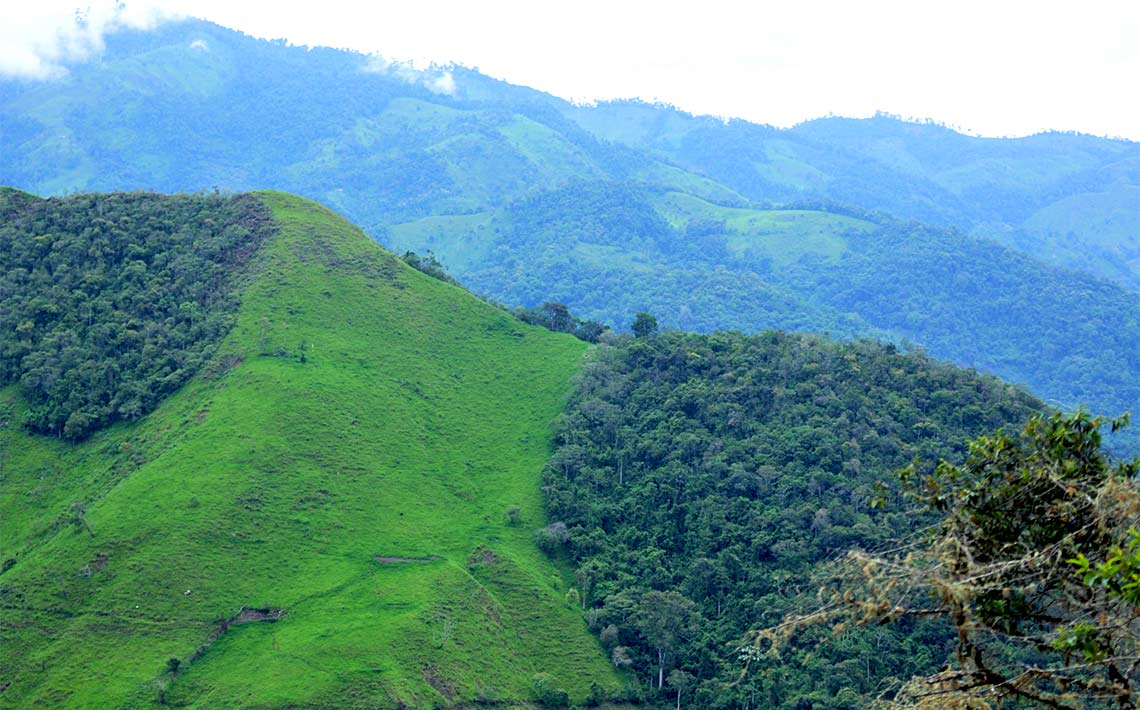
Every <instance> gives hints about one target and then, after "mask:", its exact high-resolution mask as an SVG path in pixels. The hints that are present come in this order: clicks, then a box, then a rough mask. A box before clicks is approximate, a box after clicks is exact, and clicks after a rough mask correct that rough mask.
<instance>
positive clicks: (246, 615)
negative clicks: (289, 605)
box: [230, 607, 285, 624]
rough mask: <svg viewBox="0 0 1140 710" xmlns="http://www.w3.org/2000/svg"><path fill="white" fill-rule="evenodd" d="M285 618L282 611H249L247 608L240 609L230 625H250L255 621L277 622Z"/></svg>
mask: <svg viewBox="0 0 1140 710" xmlns="http://www.w3.org/2000/svg"><path fill="white" fill-rule="evenodd" d="M283 616H285V610H284V609H273V608H267V609H251V608H249V607H242V609H241V611H239V612H238V615H237V616H236V617H234V619H233V621H231V622H230V623H232V624H250V623H253V622H255V621H277V620H279V619H280V618H281V617H283Z"/></svg>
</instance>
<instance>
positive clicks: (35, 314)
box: [0, 189, 273, 440]
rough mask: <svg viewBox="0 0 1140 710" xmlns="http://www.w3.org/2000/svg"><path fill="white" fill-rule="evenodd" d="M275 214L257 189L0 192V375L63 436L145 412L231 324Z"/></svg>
mask: <svg viewBox="0 0 1140 710" xmlns="http://www.w3.org/2000/svg"><path fill="white" fill-rule="evenodd" d="M272 229H273V223H272V219H271V217H270V216H269V213H268V211H267V210H266V209H265V207H264V205H262V204H261V202H260V200H258V199H257V198H256V197H254V196H252V195H237V196H226V195H218V194H210V195H207V194H200V195H173V196H165V195H156V194H150V193H142V192H135V193H114V194H108V195H74V196H71V197H64V198H52V199H39V198H37V197H34V196H32V195H29V194H27V193H23V192H19V191H16V190H10V189H9V190H0V296H2V299H0V333H3V334H4V336H3V337H2V338H0V386H3V385H7V384H11V383H14V382H19V383H20V386H21V389H22V390H23V392H24V395H25V397H26V398H27V400H28V403H29V405H30V406H29V411H28V414H27V422H26V424H27V425H28V427H30V428H31V429H32V430H34V431H37V432H40V433H45V434H52V435H56V436H61V437H64V438H67V439H71V440H78V439H82V438H85V437H87V436H88V435H89V434H91V433H92V432H93V431H96V430H97V429H100V428H101V427H104V426H106V425H108V424H110V423H112V422H115V421H117V420H121V419H128V420H129V419H135V418H137V417H139V416H141V415H143V414H146V413H147V412H149V411H151V410H152V409H153V408H154V407H155V406H156V404H157V403H158V402H159V401H160V400H161V399H162V397H163V396H165V395H166V394H169V393H170V392H173V391H174V390H175V389H177V388H178V387H179V386H180V385H181V384H182V383H184V382H186V381H187V380H188V379H189V378H190V377H191V376H192V375H193V374H194V373H195V372H197V371H198V369H199V368H201V367H202V365H203V364H204V363H205V362H206V360H207V359H208V357H209V356H210V354H212V353H213V350H214V347H215V346H216V344H217V343H218V342H219V341H220V340H221V338H222V336H224V335H225V334H226V333H227V332H228V331H229V327H230V325H231V323H232V313H233V312H234V310H235V307H236V300H235V296H234V290H233V288H232V287H233V285H234V283H235V279H236V278H237V276H238V275H239V274H240V272H241V269H240V268H238V267H239V265H240V264H242V263H245V262H246V261H247V260H248V259H249V258H250V257H251V256H252V255H253V253H254V252H255V251H256V249H257V247H258V245H259V244H260V243H261V242H262V241H263V240H264V239H265V238H266V236H267V235H268V234H269V233H270V232H271V231H272Z"/></svg>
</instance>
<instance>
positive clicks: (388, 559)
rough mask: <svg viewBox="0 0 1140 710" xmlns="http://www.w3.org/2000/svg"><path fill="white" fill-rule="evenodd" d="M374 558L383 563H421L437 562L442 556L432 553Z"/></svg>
mask: <svg viewBox="0 0 1140 710" xmlns="http://www.w3.org/2000/svg"><path fill="white" fill-rule="evenodd" d="M372 559H373V560H375V561H377V562H379V563H380V564H382V565H402V564H408V563H415V562H419V563H421V564H422V563H424V562H435V561H436V560H438V559H440V558H439V557H437V556H436V555H431V556H429V557H382V556H376V557H373V558H372Z"/></svg>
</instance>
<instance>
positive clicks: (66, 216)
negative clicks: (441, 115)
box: [0, 192, 625, 708]
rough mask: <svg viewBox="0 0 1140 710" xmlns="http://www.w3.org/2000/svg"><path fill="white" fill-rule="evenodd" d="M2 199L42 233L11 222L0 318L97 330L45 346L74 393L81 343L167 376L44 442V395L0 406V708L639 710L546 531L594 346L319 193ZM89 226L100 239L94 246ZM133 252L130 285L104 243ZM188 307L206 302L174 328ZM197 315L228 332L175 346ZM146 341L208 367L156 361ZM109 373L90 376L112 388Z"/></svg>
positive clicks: (121, 366)
mask: <svg viewBox="0 0 1140 710" xmlns="http://www.w3.org/2000/svg"><path fill="white" fill-rule="evenodd" d="M3 197H4V199H5V200H6V201H9V202H14V203H16V205H17V206H16V207H12V205H9V208H10V209H17V210H18V214H20V215H24V217H21V218H19V219H14V220H11V221H9V220H8V219H5V221H4V224H3V228H4V229H5V233H4V238H3V242H4V244H5V247H6V248H7V249H11V251H4V252H2V254H3V261H0V274H7V275H8V276H12V275H13V274H15V275H16V276H19V277H20V279H19V280H18V286H16V287H13V286H12V285H11V283H7V284H6V285H5V288H4V290H3V291H0V296H2V298H0V313H4V314H11V313H13V312H19V313H21V314H26V309H27V308H29V307H31V308H32V315H33V317H34V316H35V315H36V314H39V313H41V312H44V313H49V314H51V315H52V316H53V317H54V318H57V319H58V322H59V324H60V325H59V326H58V327H57V328H56V329H55V330H53V331H52V334H51V335H48V336H46V337H47V338H56V339H60V338H64V337H65V336H64V335H63V334H62V333H64V332H65V329H66V330H70V331H72V332H73V334H74V336H75V339H76V340H77V341H78V343H69V344H68V345H67V346H66V347H65V348H64V349H63V351H62V353H61V352H58V351H57V350H56V349H52V348H48V347H46V345H44V344H43V343H42V342H34V343H32V348H31V350H29V351H28V352H27V353H25V355H24V360H28V359H35V358H40V359H42V360H45V361H50V360H51V359H52V358H55V357H62V358H63V361H64V364H63V365H62V366H61V367H62V368H63V369H62V370H61V376H63V377H71V376H73V374H72V373H73V370H72V360H71V359H69V358H74V360H77V361H79V362H80V363H81V364H80V367H79V368H78V370H79V372H80V373H83V372H85V368H84V367H83V366H82V362H83V361H84V358H85V357H87V355H86V354H80V355H72V354H69V353H70V350H74V349H79V350H82V349H83V348H86V347H89V346H90V347H93V348H96V349H97V350H98V349H99V348H104V347H106V348H109V350H107V351H106V352H104V351H103V350H98V352H99V353H100V355H99V360H98V363H99V365H100V366H101V367H105V368H107V369H108V370H109V371H110V372H113V373H117V376H118V377H119V378H120V381H122V382H124V383H125V384H130V382H131V380H130V379H129V378H131V377H135V378H136V379H135V380H134V382H135V383H136V384H137V386H138V387H139V388H143V387H145V386H149V385H150V384H154V383H157V386H156V387H154V388H152V389H149V390H147V392H148V393H149V395H150V397H151V399H149V400H147V404H148V405H149V407H148V409H149V410H150V411H149V413H147V412H146V411H145V410H141V409H140V410H139V411H137V412H131V413H130V414H131V416H124V417H122V418H120V420H119V421H118V422H117V423H114V424H113V425H111V426H109V427H105V428H101V429H98V430H93V431H90V432H87V433H88V434H89V435H88V436H87V438H86V439H84V440H82V441H78V442H71V441H67V440H66V439H60V438H57V437H56V436H52V435H50V434H40V433H37V432H36V431H35V430H36V429H39V428H40V427H39V426H38V424H39V418H38V412H39V407H40V405H39V404H38V400H37V399H36V397H37V395H38V390H37V389H36V387H35V386H32V387H31V389H29V384H31V385H37V384H38V383H39V380H38V379H37V380H36V381H35V382H33V383H29V382H27V381H25V382H23V385H21V384H20V383H16V382H13V381H12V380H11V379H9V380H8V382H10V383H11V384H8V385H7V386H5V387H3V388H0V541H2V545H0V550H2V565H0V705H3V706H4V707H33V706H51V707H84V708H90V707H99V708H106V707H136V708H138V707H167V706H171V705H174V706H181V707H211V708H215V707H239V706H241V707H265V708H285V707H289V708H295V707H307V708H343V707H370V708H396V707H416V708H431V707H452V706H464V707H470V706H471V705H472V704H475V703H478V704H480V705H483V706H487V707H495V706H502V707H518V706H519V705H520V704H523V703H529V702H532V701H535V700H544V699H545V700H550V699H553V700H554V701H562V700H563V699H565V701H566V702H570V701H572V702H574V703H577V704H582V703H584V702H586V700H587V699H588V698H590V697H593V698H601V697H622V695H623V694H624V691H623V687H624V685H625V681H624V680H623V678H622V677H621V675H620V674H619V672H618V671H616V670H615V669H613V668H612V665H611V664H610V663H609V661H608V659H607V658H606V656H605V654H604V652H603V650H602V649H601V647H600V646H599V645H598V643H597V641H596V640H595V639H594V638H592V637H591V636H590V634H589V632H588V629H587V627H586V624H585V623H584V621H583V620H582V618H581V613H580V610H579V609H577V608H576V607H575V606H574V605H571V604H569V603H568V602H567V601H566V600H565V594H566V588H567V586H569V583H570V581H571V580H572V577H571V576H570V575H569V574H568V573H566V570H564V569H562V568H560V567H559V566H558V565H556V564H554V563H552V562H551V561H550V560H548V559H546V558H545V557H544V556H543V554H542V553H541V552H540V551H539V549H538V548H537V547H536V546H535V544H534V541H533V529H534V528H537V527H542V526H544V525H545V524H546V520H545V515H544V512H543V499H542V493H541V480H540V478H541V470H542V466H543V464H544V462H545V461H546V458H547V457H548V455H549V442H550V439H551V427H550V422H551V420H552V419H553V418H554V417H555V416H557V414H558V412H559V410H560V408H561V406H562V405H563V403H564V401H565V397H566V394H567V393H568V391H569V388H570V378H571V376H572V374H573V373H574V372H575V371H576V369H577V367H578V365H579V362H580V360H581V357H582V353H583V350H584V348H585V345H584V344H583V343H582V342H580V341H578V340H575V339H574V338H572V337H571V336H569V335H564V334H556V333H551V332H548V331H547V330H545V329H542V328H538V327H534V326H529V325H526V324H523V323H521V322H519V321H518V320H516V319H515V318H513V317H511V316H510V315H509V314H507V313H505V312H504V311H502V310H501V309H498V308H495V307H493V306H490V305H487V304H485V303H483V302H481V301H479V300H478V299H476V298H474V297H473V296H471V295H470V294H468V293H466V292H464V291H462V290H461V289H459V288H457V287H455V286H453V285H450V284H447V283H444V282H441V281H439V280H437V279H433V278H430V277H429V276H426V275H424V274H421V273H419V272H417V271H415V270H414V269H412V268H410V267H409V266H407V265H405V264H403V263H402V262H401V261H400V260H399V259H397V258H395V257H394V256H393V255H391V254H389V253H387V252H385V251H383V250H382V249H381V248H380V247H379V246H377V245H376V244H375V243H374V242H373V241H372V240H370V239H368V238H367V237H366V236H365V235H364V234H363V233H362V232H361V231H360V230H359V229H357V228H355V227H353V226H352V225H350V224H349V223H347V222H345V221H344V220H343V219H341V218H340V217H338V216H336V215H335V214H333V213H331V212H330V211H329V210H327V209H325V208H323V207H320V206H318V205H316V204H314V203H312V202H309V201H307V200H303V199H301V198H297V197H293V196H288V195H283V194H280V193H262V194H255V195H240V196H234V197H227V198H222V197H215V196H173V197H163V196H159V195H137V194H127V195H77V196H74V197H70V198H66V199H62V200H38V199H37V198H34V197H32V196H30V195H25V194H22V193H15V192H5V193H3ZM80 217H82V221H83V222H84V223H85V224H87V225H88V229H85V230H78V229H72V228H70V227H69V225H71V221H70V220H72V219H79V218H80ZM251 217H253V218H256V227H255V228H251V227H250V226H249V219H250V218H251ZM263 218H265V219H267V220H268V221H269V222H270V223H269V224H266V223H263V222H261V220H262V219H263ZM170 223H177V224H178V225H179V226H178V228H177V229H168V228H167V227H166V225H168V224H170ZM255 232H256V233H258V234H260V235H261V237H260V238H259V239H257V240H254V239H253V236H252V235H253V234H254V233H255ZM112 238H113V241H114V242H115V243H116V244H120V245H121V246H122V249H123V250H124V252H125V255H126V256H125V258H126V259H128V261H127V263H126V266H125V268H124V269H122V270H121V271H122V272H123V273H124V274H125V275H124V277H123V279H124V280H122V281H117V280H116V277H115V274H116V273H117V272H113V270H112V269H111V267H112V265H114V264H117V263H118V262H117V261H115V259H116V258H118V257H116V256H115V255H113V254H110V253H106V252H105V250H103V251H101V248H100V245H101V244H103V242H104V240H110V239H112ZM189 245H197V246H199V247H202V251H200V252H195V255H194V256H188V254H187V250H188V247H189ZM29 250H30V251H29ZM246 250H248V251H246ZM81 252H85V253H87V254H90V258H80V254H79V253H81ZM238 252H242V254H241V255H240V256H241V258H237V257H238ZM12 254H15V255H18V256H19V258H20V261H19V262H18V265H17V263H16V262H14V261H12V259H13V258H14V257H13V256H11V255H12ZM60 254H71V255H72V256H74V257H75V258H73V259H70V260H69V261H68V264H67V266H66V268H65V267H64V265H62V264H61V263H60V261H59V255H60ZM222 255H225V256H224V257H223V256H222ZM215 256H216V257H219V258H217V259H214V258H211V257H215ZM194 259H200V260H201V261H195V260H194ZM144 267H145V268H144ZM24 271H27V274H24V273H23V272H24ZM45 271H46V272H49V273H51V272H53V271H54V272H55V273H56V275H57V279H55V280H52V279H44V278H42V274H43V272H45ZM65 271H66V272H67V273H66V274H65V273H64V272H65ZM189 272H194V273H195V274H197V275H198V276H201V277H203V278H204V279H205V281H203V282H201V283H199V282H198V281H197V280H195V278H194V277H193V275H192V274H191V273H189ZM219 284H228V285H229V290H228V291H226V292H225V295H224V298H223V294H222V292H220V291H219V292H212V291H211V289H214V288H217V287H218V286H219ZM97 285H101V286H102V290H96V289H95V287H96V286H97ZM64 286H66V287H67V288H69V289H71V291H68V292H67V293H61V294H55V293H54V290H55V289H57V288H63V287H64ZM84 288H85V289H90V290H88V291H87V292H86V293H87V298H85V299H81V300H80V301H79V302H78V303H76V302H72V301H69V300H67V298H70V297H71V294H72V291H74V290H75V289H84ZM22 289H30V292H25V291H24V290H22ZM142 294H146V295H145V296H144V295H142ZM203 294H204V297H205V301H206V304H205V306H200V305H199V304H198V302H197V301H196V300H195V298H196V297H198V296H202V295H203ZM57 295H58V296H59V298H57ZM167 295H170V296H171V297H172V298H176V299H185V300H184V301H182V302H181V303H180V304H177V305H176V306H175V310H174V312H173V313H169V312H167V311H166V310H165V309H166V304H165V302H164V301H165V298H166V296H167ZM59 299H63V300H59ZM105 300H106V301H110V302H111V303H112V305H111V306H109V307H104V306H105V305H106V304H104V303H103V301H105ZM221 301H224V303H225V305H226V307H225V309H223V310H224V315H223V311H214V310H211V309H213V308H214V306H216V305H218V303H220V302H221ZM147 302H149V303H151V305H152V306H153V309H154V310H153V312H152V311H150V310H148V309H147V308H145V307H141V306H140V308H139V309H136V306H138V305H139V304H143V303H147ZM28 303H31V304H33V305H32V306H27V304H28ZM120 308H121V309H122V310H120ZM123 319H127V322H126V323H125V324H123V323H122V322H121V321H122V320H123ZM136 321H137V325H136V324H135V322H136ZM56 322H57V321H55V320H50V319H49V320H46V321H39V320H37V321H35V324H36V328H39V327H41V326H44V327H46V326H48V325H52V324H55V323H56ZM5 323H7V321H5ZM200 324H201V327H202V328H206V329H207V330H208V331H209V334H214V333H217V334H218V340H217V341H216V342H214V343H213V344H212V345H210V347H208V348H204V349H201V350H193V351H182V350H179V348H180V347H181V342H182V335H181V333H182V332H183V331H184V330H186V329H190V332H197V331H196V330H194V329H195V328H198V327H199V325H200ZM227 326H228V327H227ZM5 327H7V326H5ZM136 330H137V331H138V332H137V334H135V335H132V331H136ZM106 332H111V333H114V334H118V335H120V336H122V337H124V338H127V340H126V341H124V342H121V343H118V345H114V343H113V342H112V341H108V342H107V343H103V342H102V341H101V336H100V335H99V334H100V333H106ZM136 341H138V342H136ZM23 342H24V341H22V340H17V341H16V342H12V340H11V339H10V338H9V336H8V335H7V334H6V335H5V336H4V338H3V343H4V345H5V347H9V346H19V345H21V343H23ZM195 342H197V341H195ZM21 347H22V346H21ZM140 347H141V349H142V352H143V354H144V356H143V359H144V360H148V361H150V360H153V361H154V362H156V363H160V364H162V366H163V367H166V366H167V364H169V363H168V361H170V360H177V361H178V363H176V364H178V366H179V367H181V368H186V369H188V368H190V365H191V363H192V362H194V361H198V365H199V366H198V367H197V368H196V370H194V371H193V372H192V373H189V374H186V375H185V379H183V375H182V374H179V375H178V376H177V377H175V376H173V374H172V373H177V372H179V370H177V369H175V370H172V371H171V372H167V371H166V370H162V371H158V370H151V369H141V370H140V369H137V368H135V369H132V367H131V366H130V364H131V362H133V360H134V359H135V358H136V357H137V351H138V348H140ZM37 353H38V354H37ZM46 366H47V365H43V366H42V367H46ZM171 367H173V365H171ZM169 369H170V368H167V370H169ZM29 371H35V369H34V368H33V370H29ZM75 376H78V375H75ZM102 377H103V375H102V374H100V377H99V378H96V380H95V381H94V382H93V383H92V384H91V386H92V388H93V389H96V390H102V389H108V390H111V391H113V390H114V388H113V387H110V386H108V385H107V384H106V383H105V382H104V380H103V379H102ZM156 377H157V380H156V379H155V378H156ZM180 382H182V384H181V386H180V387H178V386H177V385H178V384H179V383H180ZM71 385H72V386H74V387H76V388H78V390H79V391H77V392H75V395H76V396H81V395H84V394H85V392H84V389H83V388H84V387H86V386H87V383H86V382H85V381H84V382H80V383H78V384H77V383H75V382H72V383H71ZM95 394H96V395H98V394H100V393H99V392H96V393H95ZM140 396H141V395H140ZM94 401H95V404H94V405H92V404H91V403H90V402H88V401H86V400H84V401H80V402H79V403H78V404H77V406H78V407H79V410H77V411H86V410H85V408H86V407H88V406H97V407H103V406H105V405H104V403H103V399H102V398H101V397H95V400H94ZM114 401H115V400H114V399H112V402H114ZM72 404H73V402H72V401H71V400H68V399H66V398H65V399H63V400H61V406H71V405H72ZM106 406H110V405H106ZM99 423H100V424H106V423H107V420H99ZM29 425H30V428H29ZM65 428H66V427H65ZM52 433H56V432H55V431H54V430H53V431H52ZM64 433H65V434H66V432H64Z"/></svg>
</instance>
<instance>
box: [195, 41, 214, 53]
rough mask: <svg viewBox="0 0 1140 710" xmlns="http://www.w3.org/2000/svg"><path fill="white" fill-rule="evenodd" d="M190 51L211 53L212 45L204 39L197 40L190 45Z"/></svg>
mask: <svg viewBox="0 0 1140 710" xmlns="http://www.w3.org/2000/svg"><path fill="white" fill-rule="evenodd" d="M190 49H194V50H197V51H199V52H209V51H210V45H209V43H208V42H206V40H204V39H196V40H194V41H193V42H191V43H190Z"/></svg>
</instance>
